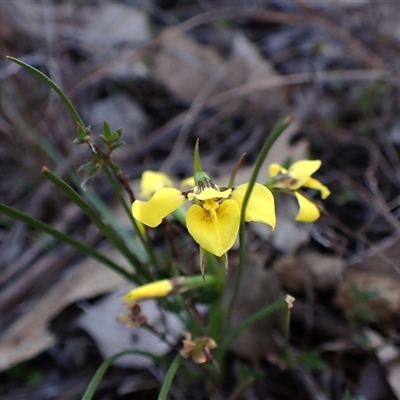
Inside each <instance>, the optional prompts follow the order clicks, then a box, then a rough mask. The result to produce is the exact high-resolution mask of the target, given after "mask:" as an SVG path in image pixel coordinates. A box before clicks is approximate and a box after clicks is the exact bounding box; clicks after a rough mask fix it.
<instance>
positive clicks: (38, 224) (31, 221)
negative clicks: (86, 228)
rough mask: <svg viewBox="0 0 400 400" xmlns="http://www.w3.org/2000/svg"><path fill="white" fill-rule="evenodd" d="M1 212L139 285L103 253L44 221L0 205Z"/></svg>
mask: <svg viewBox="0 0 400 400" xmlns="http://www.w3.org/2000/svg"><path fill="white" fill-rule="evenodd" d="M0 212H2V213H3V214H5V215H7V216H9V217H11V218H13V219H15V220H17V221H21V222H23V223H25V224H27V225H29V226H31V227H32V228H35V229H38V230H40V231H42V232H44V233H47V234H48V235H50V236H52V237H54V238H55V239H58V240H60V241H62V242H64V243H67V244H69V245H70V246H72V247H74V248H75V249H77V250H79V251H81V252H82V253H84V254H86V255H88V256H89V257H91V258H93V259H94V260H97V261H99V262H100V263H102V264H104V265H106V266H107V267H109V268H110V269H112V270H113V271H114V272H116V273H117V274H119V275H121V276H122V277H124V278H125V279H127V280H129V281H131V282H135V283H137V280H136V279H135V278H134V277H133V276H132V275H131V274H130V273H129V272H128V271H126V270H125V269H123V268H121V267H120V266H119V265H117V264H115V263H114V262H113V261H111V260H110V259H109V258H107V257H106V256H104V255H102V254H101V253H99V252H97V251H96V250H94V249H93V248H92V247H89V246H87V245H85V244H84V243H82V242H80V241H78V240H76V239H74V238H73V237H72V236H69V235H67V234H66V233H63V232H60V231H58V230H56V229H54V228H52V227H51V226H49V225H47V224H45V223H44V222H42V221H39V220H37V219H36V218H33V217H30V216H29V215H26V214H24V213H22V212H20V211H18V210H15V209H14V208H11V207H8V206H6V205H5V204H2V203H0Z"/></svg>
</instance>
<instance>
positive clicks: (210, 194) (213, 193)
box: [188, 187, 232, 201]
mask: <svg viewBox="0 0 400 400" xmlns="http://www.w3.org/2000/svg"><path fill="white" fill-rule="evenodd" d="M231 193H232V189H226V190H224V191H222V192H220V191H219V190H217V189H214V188H211V187H207V188H205V189H203V190H202V191H201V192H200V193H199V194H196V193H189V194H188V199H189V200H193V199H197V200H201V201H204V200H211V199H220V198H222V199H227V198H228V197H229V196H230V195H231Z"/></svg>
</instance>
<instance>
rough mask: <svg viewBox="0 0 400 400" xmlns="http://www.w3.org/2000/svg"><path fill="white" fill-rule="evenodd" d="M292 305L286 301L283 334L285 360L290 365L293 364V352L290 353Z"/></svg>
mask: <svg viewBox="0 0 400 400" xmlns="http://www.w3.org/2000/svg"><path fill="white" fill-rule="evenodd" d="M290 309H291V308H290V307H289V306H288V303H287V302H286V307H285V315H284V321H283V324H284V325H283V336H284V342H283V360H284V361H285V363H286V365H287V366H288V367H290V366H291V365H292V359H291V354H290V343H289V340H290V318H291V312H290Z"/></svg>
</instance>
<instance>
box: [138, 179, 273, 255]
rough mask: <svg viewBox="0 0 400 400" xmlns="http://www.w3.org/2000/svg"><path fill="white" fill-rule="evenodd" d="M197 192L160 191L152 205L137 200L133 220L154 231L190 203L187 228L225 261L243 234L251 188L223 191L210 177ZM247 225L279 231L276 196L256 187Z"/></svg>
mask: <svg viewBox="0 0 400 400" xmlns="http://www.w3.org/2000/svg"><path fill="white" fill-rule="evenodd" d="M202 176H203V178H202V179H200V180H199V181H198V183H197V186H195V187H194V188H193V189H191V190H189V191H186V192H182V191H180V190H178V189H174V188H165V187H164V188H161V189H159V190H157V191H156V192H155V193H154V195H153V196H152V197H151V199H150V200H149V201H146V202H144V201H140V200H135V201H134V203H133V204H132V214H133V216H134V217H135V218H136V219H137V220H138V221H140V222H142V223H143V224H145V225H147V226H150V227H152V228H154V227H156V226H158V225H159V224H161V221H162V220H163V218H165V217H166V216H167V215H168V214H171V213H172V212H174V211H175V210H176V209H178V208H179V207H181V206H182V205H183V204H185V203H186V202H187V201H191V202H192V205H191V206H190V208H189V209H188V211H187V214H186V226H187V229H188V231H189V233H190V235H191V236H192V237H193V239H194V240H195V241H196V242H197V243H198V244H199V245H200V247H202V248H203V249H204V250H206V251H208V252H210V253H212V254H215V255H216V256H218V257H221V256H222V255H223V254H225V253H226V252H227V251H228V250H229V249H230V248H231V247H232V246H233V244H234V243H235V240H236V237H237V235H238V232H239V225H240V209H241V205H242V202H243V197H244V195H245V193H246V190H247V185H248V184H244V185H239V186H238V187H236V188H228V189H224V190H221V188H220V187H218V186H217V185H215V184H214V183H213V182H212V181H211V180H210V178H209V177H208V176H207V175H206V174H204V173H203V174H202ZM245 219H246V221H247V222H248V221H257V222H263V223H266V224H268V225H270V226H271V227H272V228H275V223H276V217H275V203H274V198H273V195H272V193H271V192H270V190H269V189H267V188H266V187H265V186H263V185H261V184H258V183H256V184H255V186H254V187H253V191H252V193H251V196H250V199H249V203H248V206H247V209H246V218H245Z"/></svg>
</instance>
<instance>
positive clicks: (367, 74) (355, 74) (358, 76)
mask: <svg viewBox="0 0 400 400" xmlns="http://www.w3.org/2000/svg"><path fill="white" fill-rule="evenodd" d="M379 80H383V81H389V82H391V83H393V84H397V85H400V82H398V81H397V80H396V79H395V78H394V77H393V76H392V75H391V74H390V73H389V72H387V71H385V70H379V69H371V70H366V69H361V70H351V71H349V70H339V71H326V72H315V73H313V74H310V73H299V74H292V75H287V76H277V77H271V78H267V79H261V80H259V81H255V82H249V83H245V84H243V85H240V86H237V87H235V88H233V89H229V90H226V91H224V92H221V93H218V94H216V95H214V96H212V97H210V98H209V99H208V100H207V101H206V102H205V106H206V107H217V106H219V105H221V104H223V103H225V102H227V101H230V100H232V99H234V98H238V97H243V96H247V95H249V94H251V93H256V92H257V91H260V90H268V89H272V88H276V87H283V86H294V85H301V84H312V83H315V82H329V81H338V82H341V81H379ZM202 106H204V104H202ZM186 116H187V112H186V111H185V112H183V113H181V114H178V115H177V116H176V117H174V118H173V119H171V120H170V121H168V122H167V123H166V124H165V125H163V126H162V127H160V128H158V129H156V130H154V131H153V132H152V133H150V134H149V135H147V137H146V139H145V140H144V141H143V142H141V143H140V144H139V145H138V146H137V148H136V149H135V150H134V152H133V154H132V152H131V151H129V154H128V155H127V156H129V158H130V159H131V158H132V157H138V156H141V155H143V154H146V153H147V152H149V151H151V150H152V149H153V148H155V146H157V145H158V143H159V141H160V140H161V139H166V138H169V139H170V138H171V136H172V135H173V134H174V129H175V128H177V127H178V126H179V125H180V124H182V123H183V121H184V119H185V117H186Z"/></svg>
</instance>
